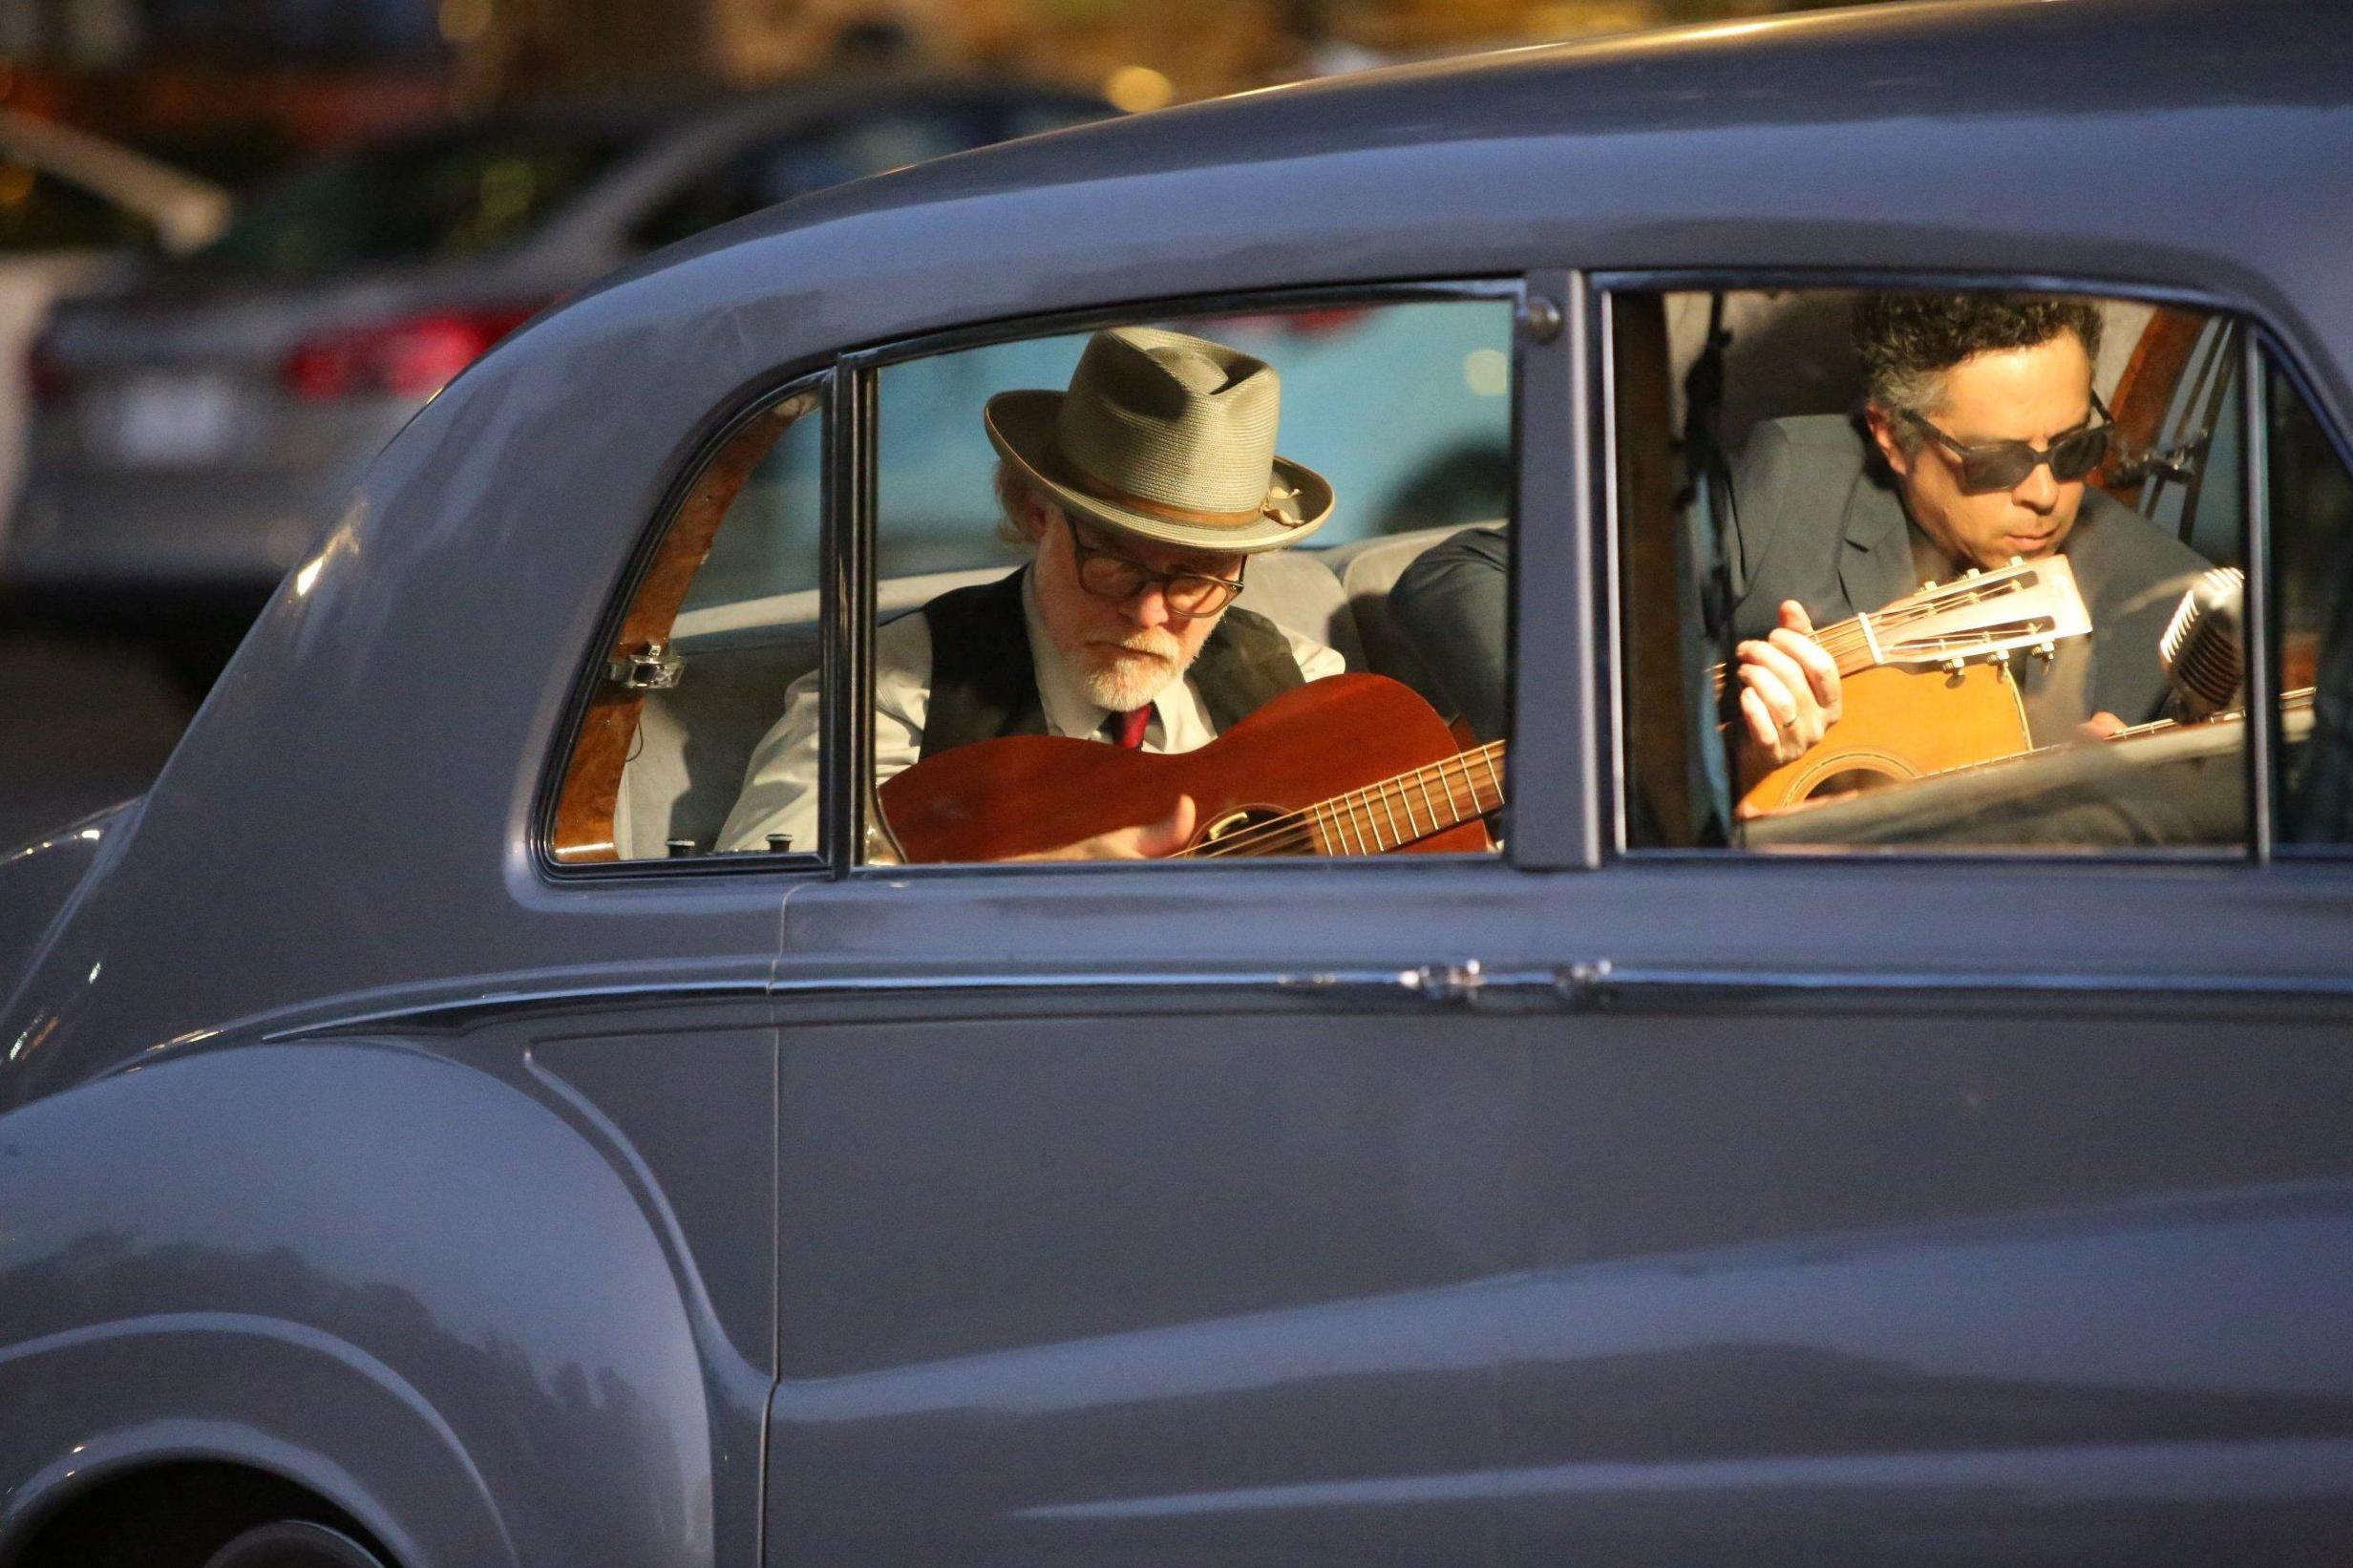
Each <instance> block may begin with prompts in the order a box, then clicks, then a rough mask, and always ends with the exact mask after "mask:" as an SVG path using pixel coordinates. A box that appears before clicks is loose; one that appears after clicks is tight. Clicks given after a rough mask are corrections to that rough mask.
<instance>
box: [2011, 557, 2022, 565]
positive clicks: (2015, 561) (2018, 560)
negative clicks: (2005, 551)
mask: <svg viewBox="0 0 2353 1568" xmlns="http://www.w3.org/2000/svg"><path fill="white" fill-rule="evenodd" d="M2025 563H2026V558H2025V557H2024V556H2012V557H2010V564H2011V565H2013V566H2024V564H2025Z"/></svg>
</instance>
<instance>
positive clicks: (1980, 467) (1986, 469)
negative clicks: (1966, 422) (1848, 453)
mask: <svg viewBox="0 0 2353 1568" xmlns="http://www.w3.org/2000/svg"><path fill="white" fill-rule="evenodd" d="M2091 406H2092V408H2093V409H2094V410H2095V411H2096V412H2097V413H2099V416H2100V420H2101V422H2100V423H2099V424H2096V425H2086V426H2085V427H2084V428H2083V429H2082V430H2075V431H2069V432H2068V433H2067V434H2065V435H2062V436H2060V437H2059V439H2057V440H2056V441H2053V442H2052V443H2051V444H2050V445H2049V446H2047V447H2036V446H2029V445H2027V444H2026V443H2025V442H2024V441H1980V442H1978V443H1976V444H1974V445H1971V444H1968V443H1965V442H1961V441H1957V440H1955V439H1954V438H1953V437H1952V436H1950V435H1947V434H1945V433H1944V432H1942V431H1940V430H1939V429H1938V428H1937V427H1936V426H1934V425H1932V424H1930V423H1929V422H1928V421H1927V420H1926V419H1923V418H1922V417H1920V416H1919V415H1918V414H1917V413H1913V412H1912V411H1911V410H1910V409H1905V410H1904V411H1903V416H1904V418H1906V419H1908V420H1910V421H1911V422H1912V423H1913V424H1914V425H1916V426H1917V427H1918V428H1919V429H1920V430H1923V431H1925V432H1927V433H1928V434H1930V435H1933V436H1935V437H1936V438H1937V443H1938V444H1939V445H1940V446H1941V447H1943V448H1944V450H1945V451H1947V452H1949V453H1951V454H1952V455H1953V456H1954V457H1955V458H1957V459H1959V461H1960V464H1961V477H1960V484H1961V494H1962V495H1964V496H1985V495H1991V494H1992V493H1993V492H1995V491H1997V490H2015V489H2017V488H2018V487H2019V486H2020V485H2022V484H2024V482H2025V480H2026V476H2027V475H2029V474H2032V473H2033V472H2034V471H2035V470H2036V469H2037V468H2040V467H2042V466H2043V465H2044V464H2046V463H2048V464H2049V465H2050V477H2052V478H2054V479H2056V480H2058V481H2059V482H2060V483H2061V484H2073V483H2074V482H2075V481H2076V480H2078V479H2080V478H2083V477H2085V476H2087V475H2088V474H2089V473H2090V472H2091V471H2092V470H2093V469H2095V468H2097V467H2099V466H2100V464H2101V463H2102V462H2104V461H2106V460H2107V457H2108V447H2109V440H2110V439H2111V438H2113V436H2114V435H2115V434H2116V426H2115V424H2114V423H2113V416H2112V415H2110V414H2109V412H2108V408H2107V405H2105V404H2103V403H2102V402H2101V401H2100V398H2099V394H2098V393H2096V392H2095V393H2093V394H2092V398H2091Z"/></svg>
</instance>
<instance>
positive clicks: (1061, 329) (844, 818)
mask: <svg viewBox="0 0 2353 1568" xmlns="http://www.w3.org/2000/svg"><path fill="white" fill-rule="evenodd" d="M1567 276H1568V275H1567V274H1565V273H1556V274H1536V273H1529V272H1517V273H1499V274H1490V275H1464V276H1456V277H1452V278H1437V279H1412V280H1388V281H1375V282H1357V283H1340V284H1300V285H1289V286H1266V287H1258V288H1249V289H1235V290H1219V291H1214V292H1204V293H1198V294H1184V295H1175V296H1165V297H1159V298H1153V299H1143V300H1122V301H1117V302H1113V303H1107V304H1099V305H1088V306H1080V307H1071V308H1066V309H1060V310H1053V311H1043V312H1039V313H1036V314H1031V315H1022V316H1013V317H1000V318H993V319H990V320H987V321H984V322H973V323H965V324H960V325H958V326H954V327H948V328H938V329H935V330H930V331H923V332H915V333H909V334H906V335H904V336H901V337H895V338H892V339H889V340H886V341H882V342H878V343H874V344H870V345H867V346H864V347H860V348H858V349H854V350H845V351H843V352H842V353H841V355H840V356H839V359H838V362H837V370H838V373H839V375H840V376H841V377H842V380H843V383H844V385H843V386H842V388H841V389H840V395H839V396H838V397H837V399H836V401H835V403H834V404H833V405H831V406H833V407H835V408H837V409H839V410H842V411H845V413H844V419H843V424H844V426H845V428H844V429H843V430H842V431H841V432H840V433H839V443H840V444H839V445H837V447H836V452H837V456H839V457H840V458H841V459H842V460H843V462H844V464H845V467H844V469H843V471H842V475H841V481H842V482H841V485H840V488H841V490H842V493H843V496H844V500H845V504H844V506H843V508H842V511H843V513H844V516H843V517H842V519H841V523H842V527H843V530H844V534H845V538H844V540H843V541H842V542H843V543H844V544H845V545H846V551H845V552H843V553H841V554H837V557H836V558H835V560H834V562H833V570H835V571H836V572H840V573H843V574H844V575H845V577H846V582H845V583H844V588H845V591H844V593H843V594H842V595H841V596H840V599H839V601H838V602H837V605H836V608H835V610H834V613H833V617H832V624H831V625H829V627H828V633H829V636H830V637H832V638H833V639H834V640H835V641H836V642H837V643H838V645H839V646H841V647H842V649H843V651H844V656H845V662H844V665H843V667H842V668H843V671H844V676H845V678H844V679H842V680H840V681H839V682H837V683H836V684H835V686H834V687H833V688H831V689H829V690H828V693H827V698H828V707H827V710H826V721H827V725H828V728H827V730H826V731H825V733H826V734H827V736H828V737H829V739H831V738H832V737H834V736H836V735H838V736H839V737H840V740H841V744H839V745H837V746H834V747H832V748H831V749H830V755H829V758H828V761H827V764H826V788H827V795H826V801H827V805H826V807H825V810H826V812H827V814H828V815H827V827H828V830H829V831H828V834H827V844H828V849H829V854H830V856H831V859H832V870H833V875H834V877H835V878H836V879H845V880H846V879H871V878H876V877H880V878H887V879H908V878H918V879H936V878H963V877H976V876H978V877H1006V876H1010V877H1023V876H1041V875H1058V874H1059V875H1067V874H1070V873H1072V872H1078V873H1082V874H1086V875H1091V876H1105V875H1129V876H1133V875H1135V874H1136V873H1137V869H1138V866H1137V863H1134V862H1124V861H1055V862H1050V863H1034V864H1024V863H1017V862H1007V861H975V862H956V863H947V864H936V865H922V864H905V863H902V862H900V861H897V860H896V859H888V858H874V859H867V860H863V861H862V862H861V858H860V855H859V850H860V849H861V848H863V847H864V846H865V845H866V844H867V843H868V842H869V841H870V839H872V841H875V842H878V843H879V842H880V835H879V834H877V833H876V823H877V820H878V816H879V814H878V813H877V810H876V806H875V801H874V792H875V782H874V769H873V756H874V703H873V680H874V670H873V661H872V657H871V652H872V649H871V639H872V635H873V627H874V616H875V602H876V583H877V580H876V576H875V572H874V542H875V535H876V530H877V527H878V525H879V515H878V509H877V488H876V487H877V484H878V482H879V459H880V430H879V426H878V422H877V421H878V417H879V395H878V391H877V388H878V382H879V378H880V374H881V372H882V371H884V370H886V369H888V368H889V367H891V366H892V365H895V364H901V363H904V362H907V361H909V360H915V359H922V358H927V357H930V356H933V355H937V354H943V353H953V352H959V351H963V350H970V349H979V348H986V347H989V346H992V345H995V344H1001V343H1008V342H1018V341H1022V340H1025V339H1030V338H1038V337H1050V336H1060V335H1068V334H1075V333H1083V332H1089V331H1094V330H1097V329H1100V328H1106V327H1116V326H1122V325H1128V324H1133V323H1135V322H1139V321H1155V322H1156V321H1163V320H1171V319H1184V318H1189V317H1198V316H1218V315H1240V314H1255V313H1267V312H1282V311H1290V310H1313V309H1321V308H1337V307H1354V306H1366V307H1381V306H1396V305H1409V304H1412V303H1416V302H1444V301H1461V300H1482V299H1483V300H1493V301H1495V302H1497V303H1500V304H1503V305H1505V306H1507V307H1509V308H1510V309H1511V311H1512V313H1513V321H1514V328H1513V331H1512V345H1513V347H1512V361H1513V364H1512V406H1511V409H1510V411H1509V413H1508V428H1509V429H1510V431H1511V435H1512V440H1513V444H1514V448H1515V451H1514V455H1513V472H1514V477H1515V483H1514V487H1513V490H1514V493H1513V497H1512V530H1511V532H1512V536H1513V546H1512V549H1513V561H1512V568H1511V569H1512V579H1513V582H1514V583H1520V582H1521V581H1523V580H1524V578H1525V575H1526V574H1524V573H1523V572H1522V571H1521V570H1520V566H1519V556H1520V543H1519V540H1520V538H1521V537H1522V536H1523V535H1525V534H1527V533H1529V532H1531V530H1530V529H1529V528H1527V527H1526V526H1525V519H1528V517H1529V508H1530V504H1531V500H1532V498H1534V496H1535V494H1536V492H1535V491H1534V489H1533V487H1532V486H1531V484H1530V477H1531V476H1530V466H1529V465H1530V446H1531V443H1530V442H1529V441H1528V440H1526V439H1525V438H1524V432H1525V431H1526V430H1527V429H1528V428H1529V426H1530V423H1531V415H1530V406H1531V404H1530V377H1531V375H1532V374H1533V375H1534V376H1535V377H1536V381H1537V387H1538V389H1539V395H1546V396H1547V397H1548V401H1547V403H1546V405H1545V406H1546V407H1547V408H1548V409H1550V408H1555V405H1554V404H1553V403H1552V402H1551V401H1550V398H1551V396H1552V395H1555V394H1557V395H1558V396H1563V397H1565V396H1566V395H1568V394H1569V392H1571V391H1572V390H1573V388H1574V386H1575V377H1574V375H1573V374H1571V373H1569V370H1570V367H1571V366H1572V365H1573V363H1574V362H1573V360H1572V359H1571V358H1570V356H1569V350H1570V349H1571V348H1572V347H1573V346H1574V345H1575V344H1576V343H1577V341H1578V340H1579V334H1578V333H1576V332H1572V331H1569V330H1565V329H1563V328H1565V327H1566V326H1567V325H1568V323H1569V322H1570V321H1572V320H1573V319H1574V318H1572V317H1569V316H1567V315H1566V314H1565V313H1564V312H1562V311H1561V310H1560V308H1559V307H1558V305H1557V304H1556V305H1555V306H1554V307H1553V309H1554V313H1555V315H1556V317H1558V319H1557V320H1555V322H1554V331H1553V334H1552V337H1551V338H1550V339H1549V340H1547V341H1545V342H1537V341H1536V339H1537V334H1536V333H1533V332H1532V331H1530V330H1529V329H1528V321H1529V305H1528V301H1529V299H1530V297H1531V295H1532V293H1536V292H1539V291H1540V287H1541V283H1540V282H1539V280H1542V279H1565V278H1566V277H1567ZM1555 287H1556V291H1558V285H1556V286H1555ZM1548 363H1550V364H1553V365H1555V366H1557V368H1556V369H1553V370H1551V371H1549V372H1548V369H1547V366H1548ZM1556 413H1558V410H1557V409H1556ZM1552 425H1553V426H1554V427H1555V428H1562V427H1566V426H1567V425H1568V420H1567V419H1566V417H1565V415H1561V416H1558V417H1555V418H1554V419H1553V420H1552ZM1549 473H1550V470H1549V469H1547V470H1546V474H1547V476H1549ZM1578 494H1579V491H1578V487H1575V486H1569V485H1560V484H1553V485H1551V487H1550V489H1549V490H1548V491H1546V492H1544V495H1545V497H1546V498H1547V499H1549V500H1552V501H1554V502H1556V503H1558V507H1559V509H1561V510H1562V511H1564V512H1565V513H1567V514H1568V516H1567V517H1565V518H1562V519H1546V520H1545V523H1544V524H1543V526H1544V527H1545V531H1546V532H1547V534H1548V536H1551V535H1553V534H1555V533H1556V532H1557V530H1556V529H1555V528H1554V526H1553V524H1556V523H1574V522H1575V521H1577V520H1579V519H1577V518H1576V515H1575V507H1576V498H1577V496H1578ZM1563 545H1564V548H1565V549H1566V550H1567V553H1569V554H1571V555H1574V554H1575V553H1576V552H1575V550H1574V548H1573V547H1570V546H1567V544H1566V541H1565V540H1564V541H1563ZM1516 603H1517V595H1516V591H1515V604H1516ZM1580 603H1581V601H1580ZM1570 619H1571V620H1572V621H1573V620H1574V618H1573V617H1572V618H1570ZM1506 646H1510V647H1513V648H1515V649H1516V648H1517V646H1518V643H1517V640H1516V638H1514V640H1513V641H1512V642H1510V643H1507V645H1506ZM1515 667H1516V663H1515ZM1521 684H1522V685H1525V684H1526V683H1524V682H1523V683H1521ZM1515 701H1516V699H1515ZM1571 706H1572V707H1573V706H1574V705H1571ZM1588 706H1589V705H1588ZM1513 713H1514V726H1515V728H1514V731H1513V734H1512V736H1511V743H1512V744H1511V749H1510V752H1508V753H1507V757H1506V761H1505V791H1506V798H1507V799H1508V800H1509V801H1510V802H1511V807H1510V810H1511V814H1512V815H1511V818H1510V820H1511V824H1512V828H1511V832H1510V835H1509V837H1508V838H1507V842H1506V846H1505V848H1504V850H1503V852H1502V853H1500V854H1484V855H1481V854H1447V855H1431V856H1422V857H1416V859H1422V860H1429V861H1431V862H1433V863H1442V864H1449V865H1458V866H1459V865H1486V864H1494V865H1497V866H1498V867H1509V868H1512V869H1531V870H1534V869H1546V868H1549V867H1552V866H1555V865H1558V864H1571V863H1573V864H1589V863H1595V861H1594V858H1593V855H1594V846H1593V844H1592V842H1591V841H1590V839H1586V840H1583V841H1579V842H1577V843H1575V844H1574V845H1572V847H1571V848H1569V849H1568V850H1566V851H1563V850H1562V849H1561V848H1559V847H1558V841H1559V840H1560V839H1561V838H1563V837H1566V838H1570V839H1577V838H1578V837H1579V834H1578V828H1577V825H1578V824H1579V822H1582V821H1584V820H1585V819H1586V818H1588V817H1589V816H1594V815H1595V814H1594V812H1593V810H1592V797H1591V793H1590V781H1589V779H1588V778H1587V777H1586V775H1585V773H1584V772H1583V771H1581V770H1579V769H1578V768H1575V767H1569V768H1564V769H1561V770H1559V771H1558V773H1556V772H1554V771H1553V770H1551V769H1549V768H1546V769H1528V768H1525V767H1524V766H1523V765H1522V761H1523V755H1524V752H1523V744H1524V743H1523V740H1522V736H1523V735H1524V734H1535V735H1537V736H1539V737H1543V736H1548V735H1549V734H1550V731H1551V730H1552V728H1553V725H1552V722H1551V720H1552V718H1554V717H1556V716H1558V715H1538V716H1537V725H1536V728H1535V729H1533V730H1531V729H1529V728H1526V727H1525V726H1523V724H1522V722H1521V721H1522V719H1523V717H1525V716H1526V715H1523V714H1522V713H1521V712H1520V711H1519V710H1518V709H1517V708H1515V709H1514V710H1513ZM1562 750H1564V748H1563V747H1562V746H1560V745H1559V744H1558V743H1557V742H1551V741H1545V742H1543V743H1542V744H1541V751H1542V753H1543V754H1544V755H1545V756H1546V757H1547V758H1548V759H1549V758H1551V757H1552V756H1554V755H1556V754H1558V752H1561V751H1562ZM1581 750H1582V751H1583V752H1584V754H1587V755H1590V754H1591V748H1590V747H1589V746H1587V747H1583V748H1582V749H1581ZM842 770H847V771H846V772H844V771H842ZM1523 820H1528V821H1539V822H1545V823H1548V824H1551V826H1550V827H1548V828H1545V829H1539V830H1538V831H1537V832H1536V833H1534V834H1533V835H1530V836H1529V842H1528V843H1527V844H1526V845H1525V846H1524V847H1523V845H1522V842H1521V840H1522V837H1523V835H1524V834H1527V830H1526V829H1525V828H1523V827H1522V826H1521V823H1522V822H1523ZM1392 858H1393V857H1389V856H1370V857H1301V858H1297V859H1292V858H1267V859H1254V860H1252V861H1251V865H1252V866H1253V867H1254V868H1259V869H1261V870H1267V871H1278V872H1281V871H1300V870H1304V869H1307V868H1313V869H1316V870H1318V871H1321V872H1323V873H1325V874H1329V873H1331V872H1333V871H1335V870H1339V869H1342V868H1350V867H1361V866H1367V865H1380V864H1383V863H1386V862H1388V860H1390V859H1392ZM1146 874H1147V875H1151V876H1155V877H1164V876H1172V875H1175V876H1187V875H1192V876H1199V875H1210V876H1215V875H1232V874H1234V868H1231V867H1222V866H1219V867H1212V866H1208V865H1206V864H1196V863H1186V864H1169V863H1155V865H1154V868H1153V870H1152V871H1151V872H1149V873H1146Z"/></svg>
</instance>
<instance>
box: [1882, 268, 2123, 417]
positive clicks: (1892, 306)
mask: <svg viewBox="0 0 2353 1568" xmlns="http://www.w3.org/2000/svg"><path fill="white" fill-rule="evenodd" d="M2062 332H2073V333H2074V334H2075V337H2076V341H2078V342H2080V343H2081V344H2083V346H2084V352H2085V353H2086V354H2087V355H2088V356H2089V357H2091V358H2092V359H2094V360H2096V359H2098V358H2099V357H2100V307H2099V306H2097V305H2095V304H2094V303H2092V302H2091V301H2089V300H2083V299H2070V298H2067V297H2066V296H2064V295H2057V294H1982V293H1980V294H1964V293H1949V294H1948V293H1934V294H1931V293H1906V292H1899V291H1894V290H1889V291H1884V292H1879V293H1870V294H1865V295H1863V296H1862V297H1861V298H1859V299H1857V300H1856V301H1855V352H1856V353H1857V354H1859V355H1861V356H1862V361H1863V374H1864V375H1865V377H1866V378H1867V384H1868V387H1869V392H1868V394H1867V395H1868V396H1869V397H1870V399H1871V401H1872V402H1873V403H1875V404H1876V405H1878V406H1879V407H1880V408H1883V409H1890V410H1898V411H1904V412H1908V413H1929V412H1930V411H1931V410H1932V409H1933V407H1934V406H1935V404H1936V403H1937V402H1938V400H1939V398H1940V393H1941V392H1942V388H1941V387H1940V386H1939V385H1938V378H1939V377H1940V376H1941V375H1942V374H1943V372H1944V371H1949V370H1951V369H1952V368H1953V367H1954V366H1956V365H1958V364H1960V363H1961V361H1962V360H1964V359H1967V358H1969V357H1970V356H1971V355H1972V354H1982V353H1986V352H1988V351H1991V350H2002V349H2032V348H2035V347H2037V346H2038V345H2041V344H2045V343H2048V342H2049V341H2050V340H2051V339H2052V338H2055V337H2057V336H2058V335H2059V334H2060V333H2062Z"/></svg>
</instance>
